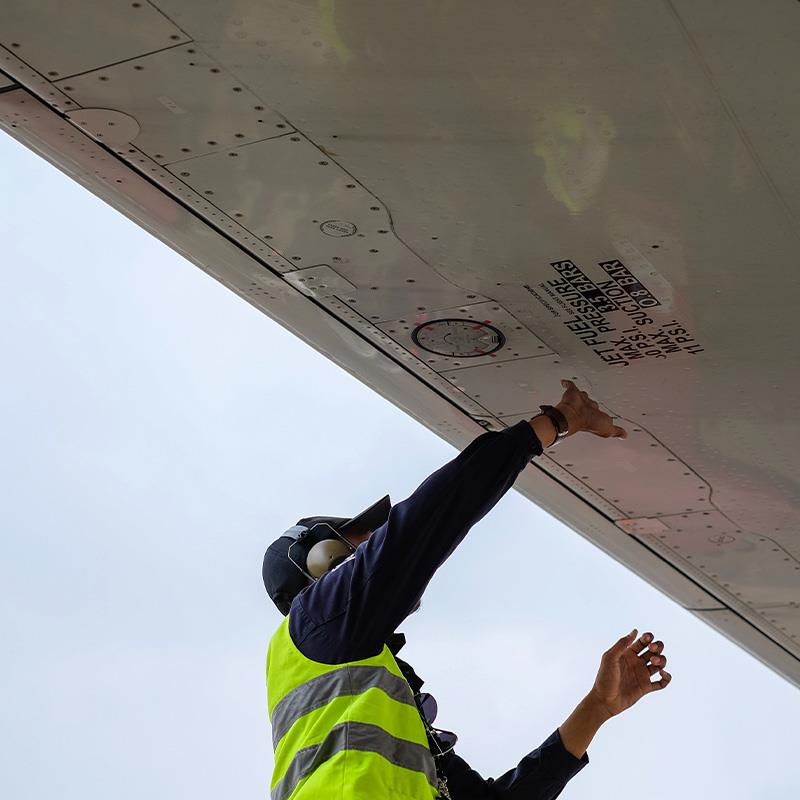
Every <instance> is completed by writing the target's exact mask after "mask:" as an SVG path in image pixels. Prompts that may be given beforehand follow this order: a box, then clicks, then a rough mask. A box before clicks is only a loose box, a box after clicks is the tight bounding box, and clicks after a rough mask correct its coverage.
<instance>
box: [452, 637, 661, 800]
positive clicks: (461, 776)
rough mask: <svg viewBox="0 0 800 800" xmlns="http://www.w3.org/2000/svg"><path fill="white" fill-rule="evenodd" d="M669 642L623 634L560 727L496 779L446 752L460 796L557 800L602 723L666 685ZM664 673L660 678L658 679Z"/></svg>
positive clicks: (580, 766) (457, 796) (485, 799)
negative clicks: (584, 695)
mask: <svg viewBox="0 0 800 800" xmlns="http://www.w3.org/2000/svg"><path fill="white" fill-rule="evenodd" d="M663 649H664V643H663V642H660V641H659V642H654V641H653V634H652V633H649V632H648V633H644V634H642V636H641V637H640V638H639V639H636V631H635V630H634V631H631V633H630V634H628V635H627V636H623V637H622V638H621V639H620V640H619V641H618V642H616V644H614V645H613V646H612V647H610V648H609V649H608V650H607V651H606V652H605V653H604V654H603V657H602V660H601V662H600V670H599V671H598V673H597V678H596V679H595V682H594V685H593V686H592V688H591V690H590V691H589V693H588V694H587V695H586V697H585V698H584V699H583V700H581V702H580V703H579V704H578V706H577V708H576V709H575V710H574V711H573V712H572V714H570V715H569V717H568V718H567V720H566V721H565V722H564V724H563V725H561V727H560V728H559V729H558V730H557V731H555V732H554V733H553V734H552V735H551V736H550V737H549V738H548V739H547V740H546V741H545V742H544V743H543V744H542V745H540V746H539V747H537V748H536V750H534V751H533V752H531V753H528V755H527V756H525V758H523V759H522V760H521V761H520V762H519V764H517V766H516V767H515V768H514V769H512V770H509V771H508V772H506V773H505V774H504V775H501V776H500V777H499V778H497V779H496V780H494V779H492V778H488V779H487V778H482V777H481V776H480V775H479V774H478V773H477V772H476V771H475V770H473V769H472V768H471V767H470V766H469V764H467V762H466V761H464V759H463V758H461V757H460V756H458V755H456V754H455V753H453V754H452V755H450V756H447V757H446V758H447V759H448V760H447V761H446V762H445V764H444V768H445V774H446V775H447V784H448V788H449V789H450V793H451V795H452V796H453V798H454V799H456V800H554V798H556V797H558V795H559V794H561V791H562V790H563V789H564V787H565V786H566V785H567V783H568V782H569V780H570V779H571V778H573V777H574V776H575V775H576V774H577V773H578V772H580V770H581V769H583V767H585V766H586V764H588V763H589V757H588V755H587V753H586V750H587V748H588V747H589V743H590V742H591V741H592V739H593V738H594V735H595V734H596V733H597V731H598V729H599V728H600V726H601V725H603V724H604V723H605V722H607V721H608V720H609V719H611V717H613V716H615V715H617V714H620V713H621V712H622V711H624V710H625V709H628V708H630V707H631V706H632V705H633V704H634V703H636V702H637V701H638V700H640V699H641V698H642V697H644V696H645V695H646V694H650V693H651V692H654V691H658V690H659V689H663V688H665V687H666V686H667V685H668V684H669V682H670V680H672V677H671V676H670V674H669V673H668V672H667V671H666V670H665V669H664V667H665V666H666V663H667V659H666V656H664V655H663ZM657 673H660V675H661V677H660V679H656V680H653V677H654V676H655V675H656V674H657Z"/></svg>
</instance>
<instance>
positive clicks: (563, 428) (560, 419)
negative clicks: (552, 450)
mask: <svg viewBox="0 0 800 800" xmlns="http://www.w3.org/2000/svg"><path fill="white" fill-rule="evenodd" d="M539 408H540V409H541V410H542V414H544V415H545V416H546V417H547V418H548V419H549V420H550V421H551V422H552V423H553V426H554V427H555V429H556V439H555V441H554V442H553V445H555V444H558V443H559V442H560V441H561V440H562V439H563V438H564V437H565V436H566V435H567V434H568V433H569V423H568V422H567V418H566V417H565V416H564V415H563V414H562V413H561V412H560V411H559V410H558V409H557V408H556V407H555V406H539ZM553 445H550V446H551V447H552V446H553Z"/></svg>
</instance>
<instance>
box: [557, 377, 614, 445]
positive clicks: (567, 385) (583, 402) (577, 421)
mask: <svg viewBox="0 0 800 800" xmlns="http://www.w3.org/2000/svg"><path fill="white" fill-rule="evenodd" d="M561 385H562V386H563V387H564V394H563V396H562V397H561V402H559V403H558V405H557V406H556V408H557V409H558V410H559V411H560V412H561V413H562V414H563V415H564V416H565V417H566V418H567V423H568V425H569V431H570V433H577V432H578V431H587V432H588V433H593V434H595V436H602V437H603V438H606V439H608V438H612V437H613V438H619V439H625V438H627V436H628V432H627V431H626V430H625V429H624V428H620V426H619V425H615V424H614V419H613V418H612V417H611V416H610V415H608V414H606V412H605V411H601V410H600V406H599V405H598V404H597V402H596V401H594V400H592V398H591V397H589V395H588V394H587V393H586V392H582V391H581V390H580V389H579V388H578V387H577V386H576V385H575V384H574V383H573V382H572V381H570V380H566V379H565V380H562V381H561Z"/></svg>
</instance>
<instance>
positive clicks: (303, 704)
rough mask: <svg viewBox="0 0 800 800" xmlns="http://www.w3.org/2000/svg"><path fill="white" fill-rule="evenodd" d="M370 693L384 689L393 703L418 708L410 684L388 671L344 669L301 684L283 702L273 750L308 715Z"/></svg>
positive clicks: (275, 724)
mask: <svg viewBox="0 0 800 800" xmlns="http://www.w3.org/2000/svg"><path fill="white" fill-rule="evenodd" d="M367 689H380V690H381V691H383V692H385V693H386V694H388V695H389V697H391V698H392V699H393V700H397V701H398V702H399V703H407V704H408V705H411V706H414V707H415V708H416V706H415V704H414V697H413V695H412V694H411V687H410V686H409V685H408V682H407V681H406V680H405V678H401V677H399V676H398V675H395V674H394V673H392V672H389V670H388V669H386V667H368V666H363V665H360V666H353V667H340V668H339V669H335V670H333V671H332V672H326V673H325V674H324V675H319V676H318V677H316V678H312V679H311V680H310V681H306V682H305V683H302V684H300V686H297V687H296V688H294V689H292V691H291V692H289V694H287V695H286V696H285V697H282V698H281V700H280V702H279V703H278V704H277V705H276V706H275V708H274V709H273V711H272V718H271V720H270V721H271V722H272V746H273V748H274V747H277V746H278V742H279V741H280V740H281V739H282V738H283V737H284V735H285V734H286V732H287V731H288V730H289V728H291V727H292V725H294V723H295V722H296V721H297V720H298V719H300V717H302V716H303V715H304V714H308V713H310V712H311V711H316V709H318V708H322V707H323V706H326V705H328V703H330V702H331V700H334V699H336V698H337V697H345V696H352V695H357V694H363V693H364V692H366V691H367Z"/></svg>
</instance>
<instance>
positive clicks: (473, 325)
mask: <svg viewBox="0 0 800 800" xmlns="http://www.w3.org/2000/svg"><path fill="white" fill-rule="evenodd" d="M411 338H412V340H413V341H414V343H415V344H418V345H419V346H420V347H421V348H422V349H423V350H427V351H428V352H429V353H436V354H437V355H440V356H449V357H451V358H475V357H477V356H488V355H489V354H490V353H494V352H495V351H496V350H499V349H500V348H501V347H502V346H503V345H504V344H505V343H506V337H505V336H503V334H502V333H500V331H499V330H497V328H495V327H494V326H493V325H489V324H488V323H486V322H478V321H476V320H474V319H436V320H433V321H431V322H426V323H425V324H424V325H420V326H419V327H417V328H415V329H414V331H413V332H412V334H411Z"/></svg>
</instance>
